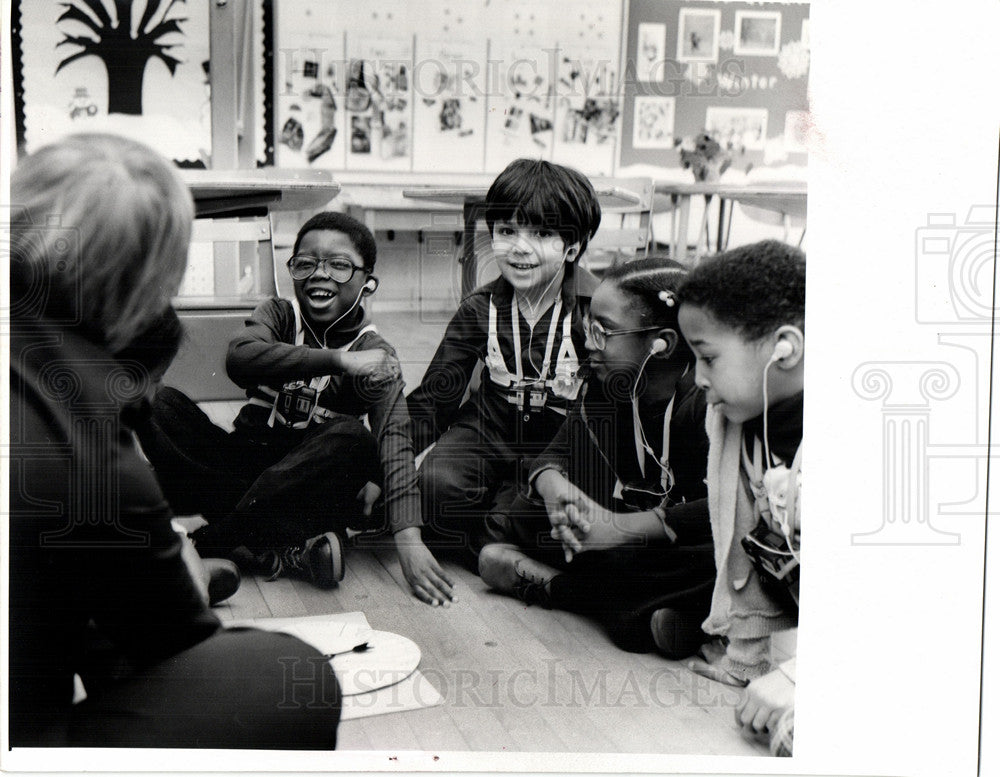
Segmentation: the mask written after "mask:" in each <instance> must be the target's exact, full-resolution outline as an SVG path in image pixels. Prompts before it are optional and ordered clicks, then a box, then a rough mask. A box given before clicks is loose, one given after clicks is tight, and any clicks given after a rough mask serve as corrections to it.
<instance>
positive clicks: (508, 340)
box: [408, 159, 601, 568]
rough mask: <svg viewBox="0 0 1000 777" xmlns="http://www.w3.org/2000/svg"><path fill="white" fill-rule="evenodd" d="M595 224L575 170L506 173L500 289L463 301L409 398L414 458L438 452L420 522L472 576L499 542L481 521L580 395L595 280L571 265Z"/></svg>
mask: <svg viewBox="0 0 1000 777" xmlns="http://www.w3.org/2000/svg"><path fill="white" fill-rule="evenodd" d="M600 221H601V210H600V205H599V204H598V201H597V196H596V194H595V193H594V189H593V187H592V186H591V184H590V182H589V181H588V180H587V178H586V177H584V176H583V175H581V174H580V173H578V172H577V171H575V170H572V169H570V168H567V167H562V166H560V165H555V164H552V163H550V162H545V161H538V160H529V159H519V160H517V161H515V162H512V163H511V164H510V165H509V166H508V167H507V168H506V169H505V170H504V171H503V172H502V173H500V175H499V176H497V178H496V180H495V181H494V182H493V185H492V186H491V187H490V189H489V192H488V193H487V196H486V223H487V226H488V227H489V230H490V237H491V239H492V245H493V251H494V254H495V256H496V261H497V266H498V268H499V270H500V277H499V278H498V279H497V280H496V281H494V282H493V283H490V284H488V285H486V286H483V287H482V288H480V289H478V290H476V291H475V292H473V293H472V294H471V295H469V297H467V298H466V299H464V300H463V301H462V303H461V305H460V306H459V309H458V312H456V313H455V315H454V316H453V317H452V319H451V322H450V323H449V325H448V329H447V331H446V332H445V335H444V338H443V339H442V341H441V344H440V345H439V346H438V349H437V352H436V353H435V354H434V358H433V360H432V361H431V363H430V365H429V366H428V368H427V371H426V373H425V374H424V378H423V381H422V382H421V384H420V386H419V387H418V388H417V389H416V390H415V391H414V392H413V393H412V394H410V396H409V398H408V403H409V408H410V416H411V418H412V420H413V425H414V435H413V436H414V448H415V450H417V451H421V450H423V449H424V448H426V447H427V446H429V445H431V444H432V443H434V442H436V443H437V444H436V446H435V447H434V449H433V450H432V451H431V452H430V453H429V454H428V455H427V457H426V459H425V460H424V461H423V463H422V465H421V467H420V489H421V493H422V496H423V504H424V517H425V520H426V521H427V523H428V525H429V528H430V530H431V531H432V532H433V533H434V537H435V542H437V543H438V544H439V545H440V546H441V547H442V548H444V547H450V548H452V549H454V550H458V551H459V552H460V553H461V555H462V560H463V561H464V563H466V564H468V565H469V566H471V567H473V568H475V561H476V557H477V555H478V552H479V550H480V548H481V547H482V546H483V545H484V544H485V543H486V542H488V541H489V540H490V539H492V538H493V537H492V536H491V535H489V534H488V533H487V530H486V528H485V525H484V516H485V514H486V513H487V512H488V511H489V510H490V509H491V507H492V506H493V505H495V504H497V503H498V502H500V501H504V502H505V501H507V500H508V499H509V498H510V496H511V493H512V490H513V489H514V488H516V487H517V485H518V484H519V481H520V482H523V480H524V477H523V476H524V474H525V473H524V468H525V464H526V463H527V462H530V461H531V460H532V459H533V458H534V456H536V455H537V454H539V453H541V451H542V450H544V448H545V446H546V445H547V444H548V443H549V441H550V440H551V439H552V437H553V436H554V435H555V433H556V431H557V430H558V428H559V426H560V425H561V424H562V421H563V418H564V417H565V414H566V409H567V407H568V406H569V403H570V402H571V401H572V400H573V399H574V398H575V397H576V394H577V391H578V390H579V388H580V385H581V384H582V378H581V377H580V376H579V375H578V371H579V367H580V362H581V358H580V355H581V354H583V353H584V350H583V348H584V334H583V327H582V323H581V307H582V306H583V307H585V306H586V304H587V301H588V300H589V297H590V294H591V292H592V290H593V288H594V287H595V286H596V280H595V279H594V278H593V276H590V275H589V273H586V272H579V271H577V269H576V262H577V261H578V260H579V258H580V257H581V256H582V255H583V253H584V252H585V251H586V248H587V243H588V241H589V240H590V238H591V237H593V235H594V233H595V232H596V231H597V227H598V226H599V224H600ZM479 363H482V364H483V372H482V374H481V377H480V382H479V388H478V389H477V390H474V391H473V392H472V393H471V395H470V396H469V398H468V400H467V401H465V402H463V397H464V396H465V394H466V391H467V389H468V388H469V385H470V382H471V381H472V378H473V373H474V370H475V368H476V366H477V365H478V364H479Z"/></svg>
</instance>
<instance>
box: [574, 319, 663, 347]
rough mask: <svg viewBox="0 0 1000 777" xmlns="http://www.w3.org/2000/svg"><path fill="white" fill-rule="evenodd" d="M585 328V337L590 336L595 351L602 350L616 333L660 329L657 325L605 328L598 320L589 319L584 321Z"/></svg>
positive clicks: (626, 333) (627, 333) (633, 332)
mask: <svg viewBox="0 0 1000 777" xmlns="http://www.w3.org/2000/svg"><path fill="white" fill-rule="evenodd" d="M584 327H585V328H586V330H587V337H589V338H590V343H591V345H593V346H594V349H595V350H597V351H603V350H604V349H605V348H606V347H607V345H608V338H609V337H615V336H616V335H634V334H638V333H639V332H654V331H656V330H657V329H660V327H659V326H640V327H636V328H635V329H605V328H604V324H602V323H601V322H600V321H594V320H593V319H590V320H588V321H586V322H584Z"/></svg>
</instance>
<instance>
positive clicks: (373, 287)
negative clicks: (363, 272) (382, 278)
mask: <svg viewBox="0 0 1000 777" xmlns="http://www.w3.org/2000/svg"><path fill="white" fill-rule="evenodd" d="M377 290H378V278H376V277H375V276H374V275H369V276H368V280H367V281H365V285H364V286H362V287H361V293H362V294H364V295H365V296H366V297H367V296H368V295H369V294H374V293H375V292H376V291H377Z"/></svg>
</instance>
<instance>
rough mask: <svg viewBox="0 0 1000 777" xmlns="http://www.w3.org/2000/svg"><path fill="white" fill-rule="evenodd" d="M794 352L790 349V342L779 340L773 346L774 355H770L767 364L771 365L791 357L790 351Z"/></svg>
mask: <svg viewBox="0 0 1000 777" xmlns="http://www.w3.org/2000/svg"><path fill="white" fill-rule="evenodd" d="M794 350H795V349H794V348H793V347H792V344H791V343H790V342H788V341H787V340H779V341H778V342H777V343H776V344H775V346H774V353H772V354H771V358H770V360H769V361H768V364H773V363H774V362H776V361H780V360H781V359H784V358H785V357H786V356H791V355H792V351H794Z"/></svg>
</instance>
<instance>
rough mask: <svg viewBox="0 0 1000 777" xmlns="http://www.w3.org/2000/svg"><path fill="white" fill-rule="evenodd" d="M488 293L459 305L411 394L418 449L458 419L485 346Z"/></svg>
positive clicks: (426, 444) (410, 406)
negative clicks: (484, 311) (485, 312)
mask: <svg viewBox="0 0 1000 777" xmlns="http://www.w3.org/2000/svg"><path fill="white" fill-rule="evenodd" d="M488 299H489V297H488V295H486V294H476V295H473V296H471V297H469V298H468V299H466V300H465V301H463V302H462V304H461V305H460V306H459V308H458V311H457V312H456V313H455V315H454V316H453V317H452V319H451V321H450V322H449V324H448V328H447V330H446V331H445V333H444V337H443V338H442V339H441V343H440V344H439V345H438V348H437V351H436V352H435V353H434V357H433V358H432V359H431V363H430V364H429V365H428V366H427V370H426V371H425V372H424V377H423V380H422V381H421V382H420V385H419V386H417V388H416V389H414V390H413V392H412V393H411V394H410V395H409V397H407V405H408V407H409V413H410V420H411V422H412V424H413V448H414V450H415V451H417V452H418V453H419V452H420V451H423V450H424V449H425V448H427V447H428V446H429V445H431V443H433V442H435V441H436V440H437V438H438V437H440V436H441V434H442V433H443V432H444V431H445V430H446V429H447V428H448V427H449V426H450V425H451V423H452V421H454V419H455V416H456V414H457V413H458V409H459V407H460V405H461V404H462V398H463V397H464V396H465V392H466V389H468V387H469V383H470V381H471V380H472V373H473V370H474V369H475V367H476V364H477V362H479V360H480V354H481V353H482V352H483V350H484V349H485V342H486V340H485V337H486V335H485V332H484V330H483V328H482V325H481V318H482V315H483V313H482V307H483V305H484V304H488Z"/></svg>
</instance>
